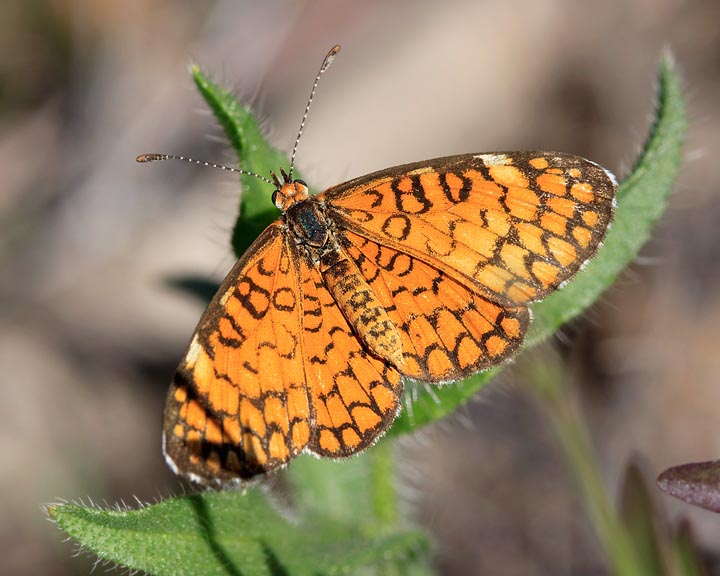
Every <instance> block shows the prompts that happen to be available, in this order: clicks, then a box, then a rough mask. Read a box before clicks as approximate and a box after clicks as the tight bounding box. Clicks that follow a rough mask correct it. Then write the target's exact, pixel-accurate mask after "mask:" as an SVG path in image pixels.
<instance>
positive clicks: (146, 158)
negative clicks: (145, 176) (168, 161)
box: [135, 154, 163, 162]
mask: <svg viewBox="0 0 720 576" xmlns="http://www.w3.org/2000/svg"><path fill="white" fill-rule="evenodd" d="M162 159H163V155H162V154H140V156H138V157H137V158H135V162H154V161H155V160H162Z"/></svg>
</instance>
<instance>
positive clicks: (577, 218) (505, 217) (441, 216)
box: [319, 152, 616, 306]
mask: <svg viewBox="0 0 720 576" xmlns="http://www.w3.org/2000/svg"><path fill="white" fill-rule="evenodd" d="M615 186H616V183H615V180H614V178H613V177H612V175H611V174H610V173H609V172H607V171H606V170H604V169H603V168H601V167H600V166H598V165H597V164H594V163H593V162H590V161H588V160H585V159H583V158H580V157H578V156H572V155H568V154H563V153H555V152H513V153H495V154H467V155H461V156H451V157H447V158H438V159H436V160H429V161H426V162H419V163H416V164H408V165H406V166H400V167H396V168H391V169H388V170H383V171H381V172H377V173H375V174H371V175H368V176H363V177H361V178H357V179H355V180H351V181H349V182H347V183H345V184H341V185H339V186H336V187H333V188H330V189H329V190H327V191H326V192H324V193H323V194H321V195H320V197H319V199H320V200H321V201H323V202H325V204H326V205H327V210H328V214H329V215H330V217H331V218H332V219H333V221H334V222H335V223H336V225H337V226H338V227H340V228H342V229H345V230H348V231H351V232H353V233H355V234H357V235H359V236H362V237H364V238H367V239H368V240H372V241H374V242H376V243H378V244H380V245H384V246H388V247H391V248H393V249H395V250H397V251H398V252H402V253H406V254H408V255H410V256H413V257H414V258H417V259H418V260H421V261H423V262H425V263H426V264H429V265H430V266H432V267H433V268H435V269H437V270H440V271H442V272H444V273H445V274H447V275H448V276H450V277H452V278H454V279H455V280H457V281H459V282H460V283H464V284H470V285H472V286H474V287H475V288H476V290H479V291H480V292H482V293H484V294H486V295H487V296H488V297H489V298H490V299H491V300H493V301H495V302H497V303H500V304H502V305H506V306H517V305H520V304H527V303H529V302H532V301H534V300H538V299H540V298H543V297H544V296H546V295H547V294H549V293H550V292H552V291H553V290H555V289H556V288H557V287H558V286H559V285H560V284H561V283H562V282H564V281H565V280H567V279H568V278H570V277H571V276H572V275H573V274H575V273H576V272H577V271H578V270H579V269H580V267H581V266H582V264H583V263H584V262H585V261H586V260H587V259H588V258H590V257H591V256H592V255H593V254H594V253H595V251H596V250H597V248H598V246H599V245H600V243H601V241H602V239H603V238H604V236H605V232H606V230H607V227H608V225H609V223H610V220H611V219H612V213H613V206H614V191H615Z"/></svg>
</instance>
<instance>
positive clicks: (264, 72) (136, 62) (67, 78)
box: [0, 0, 720, 576]
mask: <svg viewBox="0 0 720 576" xmlns="http://www.w3.org/2000/svg"><path fill="white" fill-rule="evenodd" d="M718 22H720V3H718V2H717V1H716V0H624V1H619V0H618V1H611V2H603V3H601V2H589V1H584V0H582V1H577V0H548V1H546V2H531V1H529V0H526V1H523V2H505V1H502V0H486V1H477V2H471V1H468V2H459V1H455V2H443V3H440V2H412V1H410V0H407V1H394V2H380V1H379V0H370V1H365V2H350V1H337V0H335V1H330V0H328V1H317V2H309V1H308V2H290V1H286V2H281V1H269V2H262V3H261V2H237V1H229V0H216V1H209V2H177V1H175V2H173V1H171V0H122V1H120V0H105V1H103V2H97V1H91V0H54V1H50V0H47V1H40V0H28V1H20V0H5V1H3V2H2V6H0V366H2V377H1V379H2V384H1V385H2V401H0V450H1V457H0V550H2V552H1V553H0V573H2V574H17V575H25V574H47V575H57V576H60V575H71V574H85V573H87V572H88V570H89V569H90V567H91V566H92V560H90V559H88V558H82V557H81V558H73V557H72V553H73V551H74V547H73V545H72V544H71V543H64V542H62V540H63V537H64V536H63V535H62V534H61V532H60V531H58V530H57V529H56V528H55V527H54V526H53V525H51V524H50V523H48V522H47V521H46V518H45V515H44V514H43V512H42V510H41V505H42V504H44V503H48V502H53V501H57V499H58V498H60V497H62V498H67V499H78V498H85V497H91V498H93V500H96V501H102V500H103V499H105V500H107V501H108V502H111V503H112V502H115V501H118V500H120V499H124V500H125V501H126V502H129V501H132V499H133V496H137V497H138V498H140V499H141V500H152V499H154V498H158V497H162V496H164V495H166V494H168V493H173V492H177V491H178V487H179V483H178V481H177V480H176V479H175V478H174V477H173V476H172V475H171V473H170V472H169V471H168V470H167V469H166V466H165V463H164V461H163V459H162V456H161V448H160V427H161V414H162V408H163V403H164V396H165V393H166V389H167V386H168V383H169V382H170V379H171V377H172V374H173V372H174V369H175V367H176V365H177V363H178V361H179V360H180V358H181V355H182V353H183V350H184V348H185V346H186V344H187V342H188V340H189V338H190V335H191V333H192V331H193V329H194V326H195V323H196V322H197V320H198V318H199V315H200V313H201V311H202V310H201V307H200V306H199V304H198V303H196V302H195V301H193V300H192V298H190V297H188V296H185V295H183V294H180V293H178V292H175V291H173V290H171V289H170V288H168V286H167V284H166V280H167V279H168V278H169V277H177V276H179V275H186V274H189V275H194V276H198V275H199V276H204V277H206V278H208V279H217V280H219V279H221V278H222V276H223V275H224V273H225V272H226V271H227V270H228V269H229V267H230V266H231V264H232V263H233V260H234V259H233V256H232V253H231V250H230V245H229V233H230V230H231V227H232V224H233V221H234V218H235V214H236V211H237V207H238V194H239V187H238V183H237V179H236V178H233V177H232V175H230V174H226V173H223V172H220V171H213V170H207V169H203V168H199V167H195V166H190V165H185V164H181V163H167V164H161V165H152V166H147V165H137V164H135V162H134V158H135V156H136V155H137V154H139V153H143V152H167V153H176V154H183V155H187V156H193V157H197V158H201V159H208V160H212V161H215V162H233V161H234V159H233V157H232V155H231V153H230V149H229V146H228V145H227V144H226V143H225V141H224V139H223V137H222V133H221V132H220V130H219V129H218V128H217V127H216V125H215V124H214V122H213V120H212V118H211V117H210V116H209V115H208V113H207V112H206V109H205V107H204V104H203V102H202V101H201V99H200V97H199V96H198V95H197V94H196V92H195V91H194V89H193V86H192V83H191V80H190V76H189V74H188V65H189V64H190V63H191V62H196V63H198V64H200V65H201V67H202V68H203V70H205V71H206V72H209V73H211V74H212V75H214V77H215V78H216V80H217V81H218V82H219V83H220V84H222V85H225V86H227V87H229V88H232V89H234V90H235V91H236V92H237V93H238V94H239V95H241V96H242V97H243V98H244V99H245V100H246V101H248V102H250V103H251V104H252V105H253V106H254V107H255V109H256V110H258V111H259V113H260V114H261V116H262V117H263V118H265V119H266V121H267V122H266V125H267V129H268V134H269V136H270V140H271V142H273V143H274V144H275V145H276V146H278V147H279V148H281V149H285V150H290V149H291V147H292V142H293V139H294V136H295V133H296V130H297V126H298V123H299V120H300V117H301V115H302V110H303V107H304V105H305V102H306V98H307V96H308V92H309V89H310V86H311V83H312V79H313V77H314V75H315V73H316V71H317V67H318V66H319V64H320V62H321V60H322V58H323V56H324V54H325V52H326V51H327V50H328V49H329V48H330V47H331V46H332V45H333V44H335V43H340V44H342V45H343V51H342V53H341V54H340V56H339V57H338V59H337V60H336V62H335V65H334V66H333V69H332V70H331V71H330V73H329V74H328V75H327V76H326V77H325V79H324V81H323V85H322V86H321V87H320V90H319V92H318V95H317V98H316V100H315V106H314V109H313V112H312V115H311V117H310V121H309V123H308V125H307V128H306V131H305V135H304V140H303V142H302V145H301V147H300V151H299V156H298V164H299V166H300V168H301V169H302V171H303V174H304V176H305V178H306V180H308V181H309V182H310V183H311V184H312V185H314V186H315V187H316V188H317V189H322V188H325V187H327V186H330V185H332V184H335V183H338V182H340V181H343V180H346V179H349V178H351V177H355V176H359V175H362V174H365V173H368V172H370V171H373V170H377V169H381V168H385V167H388V166H392V165H396V164H401V163H405V162H412V161H416V160H421V159H426V158H432V157H436V156H445V155H449V154H457V153H463V152H471V151H474V152H478V151H496V150H513V149H545V150H562V151H569V152H574V153H578V154H580V155H583V156H586V157H588V158H592V159H594V160H595V161H597V162H600V163H602V164H603V165H605V166H606V167H608V168H610V169H611V170H613V171H615V173H616V174H618V175H619V176H620V177H622V175H623V174H624V173H625V171H626V170H627V169H628V167H629V166H630V165H631V164H632V162H633V159H634V158H635V156H636V154H637V152H638V150H639V147H640V145H641V143H642V141H643V139H644V137H645V134H646V131H647V129H648V123H649V120H650V118H651V112H652V109H653V101H652V96H653V93H654V86H655V76H656V64H657V61H658V58H659V57H660V54H661V52H662V50H663V49H665V48H668V47H669V48H671V49H672V51H673V52H674V54H675V58H676V61H677V64H678V67H679V69H680V71H681V73H682V76H683V78H684V82H685V86H686V89H687V96H688V106H689V118H690V130H689V135H688V141H687V146H686V162H685V165H684V168H683V170H682V173H681V177H680V180H679V182H678V183H677V186H676V189H675V192H674V194H673V196H672V198H671V201H670V208H669V210H668V211H667V214H666V216H665V218H664V219H663V221H662V222H661V224H660V225H659V226H658V227H657V229H656V231H655V234H654V238H653V240H652V241H651V242H650V244H649V245H648V246H646V247H645V249H644V251H643V255H642V257H641V258H640V259H639V260H638V262H637V263H636V264H634V265H633V266H632V267H631V268H630V269H629V270H627V271H626V272H625V273H624V274H623V275H622V277H621V278H620V280H619V281H618V283H617V284H616V286H615V287H614V288H613V289H612V290H611V291H610V292H609V293H607V294H606V295H605V296H604V298H603V299H602V300H601V301H600V302H599V303H598V304H596V305H595V306H594V307H593V308H592V310H591V311H590V312H589V313H587V314H586V315H585V317H584V318H583V319H582V320H581V321H577V322H575V323H573V325H572V326H569V327H566V328H565V329H564V330H563V332H562V334H561V337H562V338H561V340H562V346H563V349H564V355H565V357H566V361H567V364H568V366H569V374H570V377H571V378H572V380H573V386H574V387H573V390H574V391H575V393H576V394H577V398H578V402H579V405H580V406H581V408H582V410H583V418H584V420H585V421H586V422H587V425H588V427H589V428H590V431H591V434H592V438H593V442H594V446H595V448H596V450H597V452H598V458H599V461H600V463H601V465H602V470H603V475H604V478H605V480H606V482H607V486H608V488H609V490H610V492H611V494H613V495H615V494H616V493H617V489H618V484H619V481H620V478H621V476H622V474H623V470H624V468H625V466H626V464H627V462H628V461H629V460H630V459H633V458H639V459H640V460H641V461H642V462H643V463H644V464H643V466H644V469H645V470H646V471H647V473H648V477H649V478H650V479H651V480H652V479H653V478H654V477H655V475H657V474H658V473H659V472H660V471H662V470H663V469H664V468H666V467H668V466H670V465H673V464H679V463H683V462H688V461H695V460H706V459H712V458H718V457H720V434H718V433H717V429H718V426H717V424H718V421H719V420H720V386H718V378H719V377H718V372H720V354H718V343H719V342H720V290H719V288H720V236H718V231H717V230H718V228H717V222H718V221H720V202H718V199H719V198H720V195H719V190H718V187H719V186H718V184H719V183H720V163H719V162H718V161H717V160H716V158H715V154H717V153H718V151H720V111H719V109H718V104H717V103H718V102H720V26H718ZM549 346H550V345H548V348H549ZM517 366H518V365H517V364H516V366H515V368H514V369H512V370H509V371H506V373H505V374H504V375H503V376H502V377H501V378H500V379H498V380H497V381H496V382H495V383H494V384H493V385H492V386H491V387H490V388H489V389H488V390H486V391H484V392H483V393H481V394H480V395H479V398H478V401H476V402H473V403H471V405H470V406H468V407H467V408H465V409H464V410H462V411H461V413H460V414H457V415H455V416H453V417H452V418H450V419H449V420H448V421H446V422H444V423H442V424H441V425H438V426H435V427H433V428H432V429H430V430H426V431H424V432H422V433H421V434H419V435H417V436H416V437H414V438H413V439H409V440H406V441H404V442H403V443H402V458H401V464H402V466H403V468H404V477H405V478H406V479H407V480H406V481H407V485H408V490H407V498H408V500H409V501H410V503H411V505H412V507H413V509H414V514H415V516H416V517H417V518H418V519H419V521H420V522H421V523H422V524H423V525H424V526H425V527H426V528H427V529H428V530H430V531H431V532H432V533H433V534H434V535H435V536H436V538H437V540H438V546H437V550H436V555H435V563H436V566H437V568H438V570H439V572H440V573H442V574H448V575H460V574H492V575H496V576H498V575H499V576H515V575H518V576H519V575H555V576H557V575H560V576H563V575H575V574H580V575H586V574H587V575H596V574H597V575H602V574H606V573H608V566H607V563H606V561H605V559H604V557H603V554H602V552H601V551H600V547H599V545H598V542H597V539H596V536H595V534H594V532H593V530H592V528H591V526H590V525H589V523H588V521H587V519H586V515H585V512H584V510H583V508H582V505H581V501H580V499H579V497H578V496H577V493H576V490H575V487H574V484H573V483H572V480H571V478H570V477H569V475H568V472H567V468H566V466H565V462H564V460H563V457H562V453H561V452H560V450H559V448H558V447H557V443H556V440H555V438H554V437H553V435H552V433H551V431H550V429H549V426H548V424H547V421H546V420H545V418H544V417H543V415H542V411H541V410H540V409H539V408H538V406H537V403H536V402H535V401H534V400H533V397H532V395H530V394H528V392H527V388H525V387H524V385H523V383H522V378H520V375H521V372H522V371H521V370H519V369H517ZM468 454H470V455H471V457H468ZM655 496H656V497H657V500H658V502H659V503H660V505H661V506H662V507H663V508H664V509H665V510H666V511H667V513H668V515H669V516H670V517H671V518H679V517H688V518H690V521H691V523H692V526H693V528H694V530H695V532H696V534H697V536H698V538H699V540H700V542H701V544H702V547H703V551H704V554H705V555H706V558H707V559H708V565H709V567H710V570H711V571H712V570H713V566H715V569H717V562H716V561H715V560H714V559H715V558H716V557H717V554H718V552H719V551H720V517H718V516H716V515H713V514H711V513H709V512H703V511H699V510H694V509H690V508H689V507H688V506H686V505H684V504H681V503H679V502H676V501H671V500H670V499H669V498H667V497H663V496H662V495H661V494H660V493H656V494H655ZM711 573H712V572H711ZM714 573H720V572H714Z"/></svg>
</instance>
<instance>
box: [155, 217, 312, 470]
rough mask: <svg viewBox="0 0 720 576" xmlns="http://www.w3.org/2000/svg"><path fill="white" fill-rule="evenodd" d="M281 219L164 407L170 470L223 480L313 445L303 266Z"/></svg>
mask: <svg viewBox="0 0 720 576" xmlns="http://www.w3.org/2000/svg"><path fill="white" fill-rule="evenodd" d="M288 241H289V238H288V237H287V235H286V234H284V233H283V231H282V229H281V227H280V225H279V223H278V222H276V223H274V224H273V225H272V226H270V227H269V228H267V229H266V230H265V231H264V232H263V234H262V235H261V236H260V237H259V238H258V239H257V240H256V241H255V243H254V244H253V245H252V246H251V247H250V248H249V249H248V251H247V252H246V254H245V255H244V256H243V258H242V259H241V260H240V261H239V262H238V263H237V264H236V265H235V266H234V267H233V269H232V270H231V271H230V273H229V274H228V276H227V278H226V279H225V281H224V282H223V284H222V286H221V287H220V290H219V291H218V293H217V294H216V296H215V298H214V299H213V301H212V302H211V303H210V305H209V306H208V308H207V310H206V311H205V313H204V314H203V316H202V318H201V320H200V323H199V325H198V328H197V330H196V332H195V335H194V336H193V339H192V342H191V344H190V346H189V348H188V351H187V353H186V355H185V358H184V359H183V361H182V363H181V364H180V367H179V368H178V371H177V373H176V375H175V379H174V381H173V385H172V387H171V389H170V392H169V394H168V399H167V404H166V408H165V426H164V430H165V437H164V438H165V440H164V443H165V454H166V458H167V459H168V462H169V463H170V465H171V467H173V468H174V469H175V470H178V471H180V472H181V473H182V474H183V475H185V476H188V477H190V478H191V479H193V480H195V481H198V482H203V483H216V484H222V483H225V482H228V481H233V480H236V479H238V478H248V477H251V476H253V475H255V474H260V473H263V472H265V471H267V470H269V469H272V468H276V467H278V466H280V465H282V464H284V463H285V462H287V461H288V460H289V459H290V458H292V457H294V456H295V455H297V454H298V453H299V452H300V451H301V450H302V449H303V448H304V447H305V446H306V445H307V443H308V441H309V440H310V435H311V430H310V405H309V400H308V395H307V389H306V384H305V375H304V365H303V357H304V352H303V337H302V317H301V313H302V305H301V301H300V290H299V286H300V279H299V272H298V262H297V261H296V259H295V258H293V252H291V249H290V246H289V244H288Z"/></svg>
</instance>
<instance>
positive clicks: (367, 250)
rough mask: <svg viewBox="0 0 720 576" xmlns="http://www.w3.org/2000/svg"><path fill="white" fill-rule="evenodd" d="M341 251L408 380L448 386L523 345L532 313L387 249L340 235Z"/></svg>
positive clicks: (354, 235) (366, 240) (354, 236)
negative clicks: (389, 332)
mask: <svg viewBox="0 0 720 576" xmlns="http://www.w3.org/2000/svg"><path fill="white" fill-rule="evenodd" d="M338 234H339V235H340V237H341V238H342V244H343V250H344V251H345V252H346V254H347V255H348V257H349V258H351V259H352V260H353V261H354V262H355V263H356V264H357V266H358V269H359V270H360V272H361V274H362V275H363V277H364V278H365V280H366V282H367V283H368V285H369V286H370V287H371V288H372V291H373V293H374V294H375V297H376V298H377V300H378V301H379V303H380V304H381V305H382V306H383V307H384V308H385V310H386V311H387V313H388V316H389V317H390V319H391V320H392V321H393V323H394V324H395V326H397V327H398V328H399V330H398V332H399V334H400V338H401V341H402V354H403V363H402V365H400V366H398V369H399V370H400V372H401V373H402V374H403V375H404V376H407V377H410V378H413V379H415V380H422V381H425V382H435V383H437V382H446V381H451V380H459V379H461V378H463V377H465V376H468V375H470V374H473V373H475V372H478V371H480V370H484V369H486V368H489V367H491V366H494V365H496V364H499V363H500V362H502V361H503V360H504V359H506V358H509V357H510V356H512V355H513V354H514V353H515V352H516V351H517V349H518V348H519V347H520V345H521V344H522V341H523V338H524V335H525V333H526V332H527V327H528V324H529V323H530V313H529V311H528V309H527V307H525V306H502V305H500V304H498V303H496V302H493V301H492V300H490V299H488V298H487V297H485V296H484V295H483V294H482V293H480V292H479V291H478V290H477V289H476V288H475V287H474V286H473V285H472V284H469V283H467V282H465V283H461V282H458V281H456V280H454V279H453V278H452V277H450V276H448V275H447V274H445V273H444V272H442V271H441V270H438V269H437V268H434V267H432V266H431V265H429V264H426V263H425V262H423V261H422V260H419V259H417V258H414V257H412V256H410V255H409V254H407V253H405V252H400V251H398V250H395V249H394V248H391V247H389V246H387V245H384V246H383V245H381V244H378V243H377V242H373V241H372V240H368V239H367V238H364V237H362V236H359V235H357V234H355V233H353V232H350V231H348V230H345V231H339V232H338Z"/></svg>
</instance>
